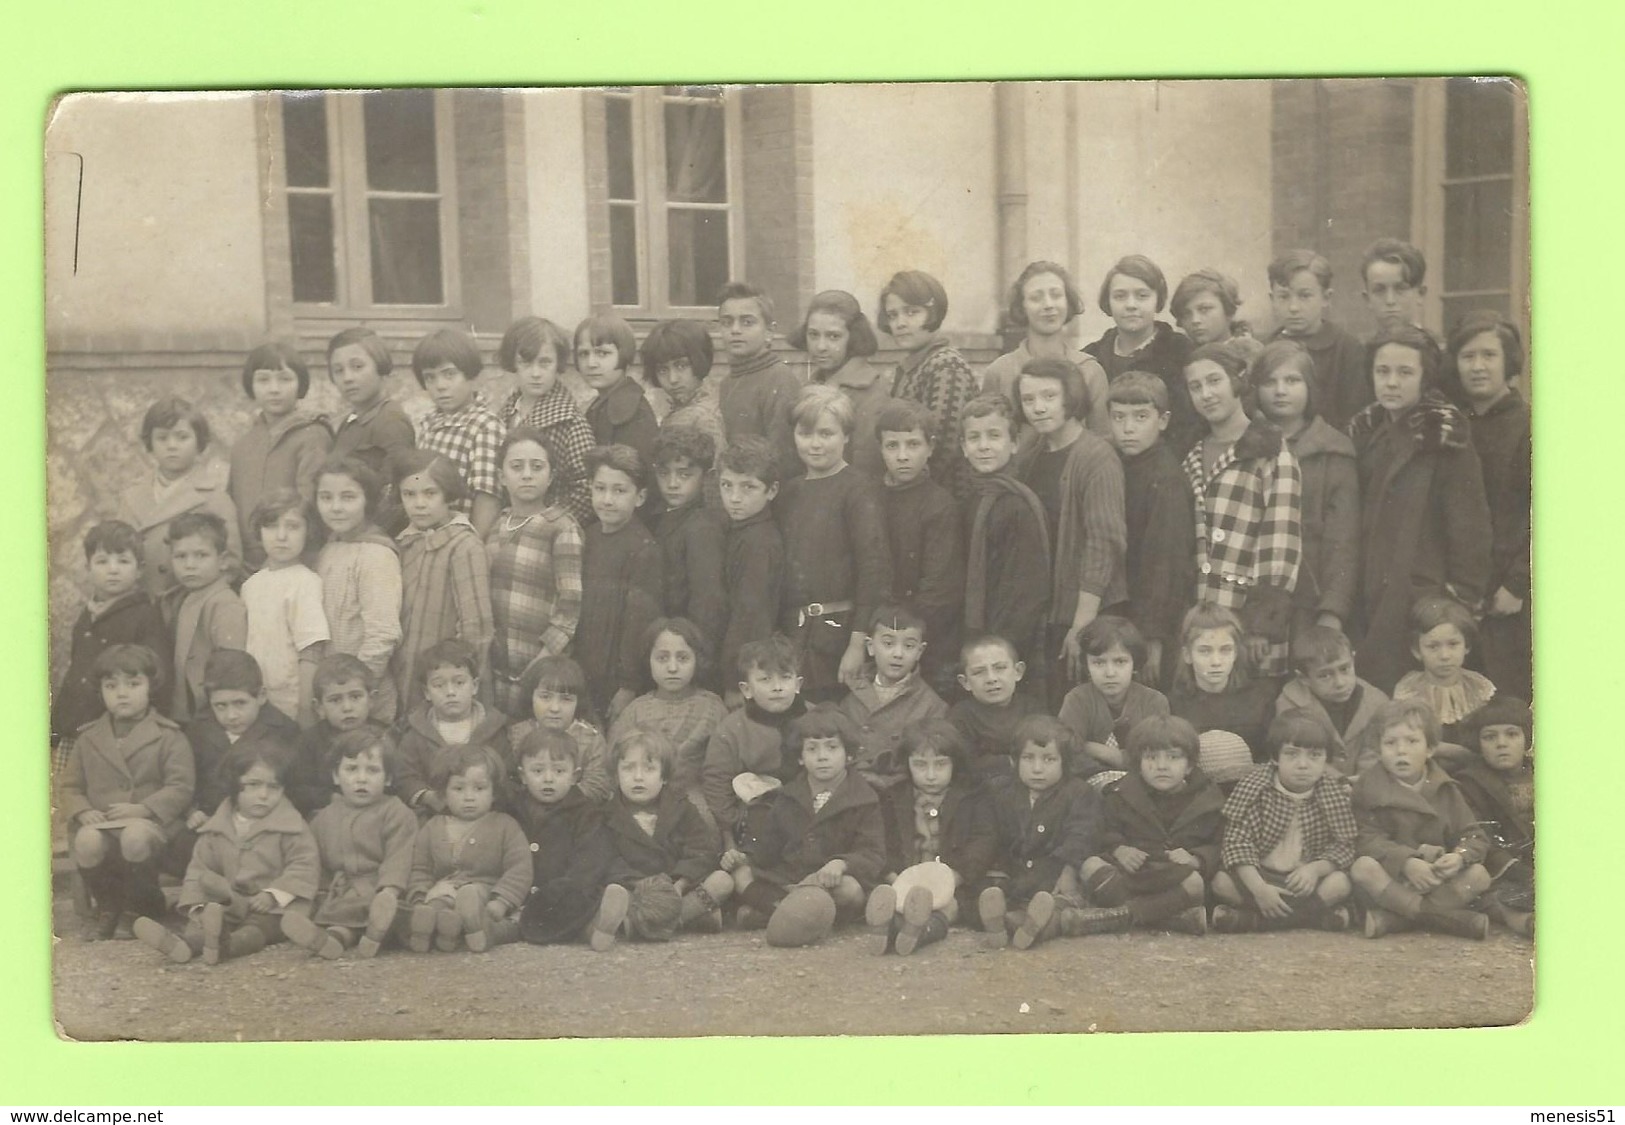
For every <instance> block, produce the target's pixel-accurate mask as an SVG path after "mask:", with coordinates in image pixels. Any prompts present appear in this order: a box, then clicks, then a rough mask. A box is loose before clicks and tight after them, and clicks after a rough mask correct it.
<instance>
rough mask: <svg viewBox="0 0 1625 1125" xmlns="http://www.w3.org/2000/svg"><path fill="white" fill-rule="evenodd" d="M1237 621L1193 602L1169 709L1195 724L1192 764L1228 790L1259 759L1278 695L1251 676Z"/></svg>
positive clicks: (1268, 683) (1182, 631)
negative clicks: (1197, 743) (1196, 743)
mask: <svg viewBox="0 0 1625 1125" xmlns="http://www.w3.org/2000/svg"><path fill="white" fill-rule="evenodd" d="M1244 644H1245V638H1244V636H1243V634H1242V627H1241V621H1240V620H1239V619H1238V618H1237V617H1236V615H1235V614H1234V613H1231V612H1230V611H1229V610H1228V609H1224V608H1222V607H1220V606H1212V605H1205V604H1204V605H1195V606H1192V607H1191V609H1190V611H1189V612H1188V613H1186V614H1185V623H1184V625H1183V626H1182V627H1181V629H1180V654H1179V656H1180V666H1179V671H1178V672H1177V673H1176V674H1175V675H1174V684H1173V688H1172V690H1171V691H1170V692H1169V693H1168V709H1169V710H1170V711H1171V712H1172V713H1173V714H1175V715H1178V716H1179V717H1180V718H1182V719H1184V720H1185V721H1186V722H1188V723H1190V724H1191V725H1192V726H1193V727H1195V728H1196V732H1197V734H1198V735H1200V736H1201V746H1202V748H1201V752H1200V753H1199V754H1198V756H1197V762H1196V764H1197V765H1198V766H1199V767H1200V768H1201V770H1202V772H1203V773H1205V774H1207V775H1208V777H1209V778H1211V779H1212V780H1213V782H1214V783H1215V784H1216V785H1218V786H1219V787H1220V788H1221V789H1223V790H1224V791H1225V792H1226V793H1228V792H1229V791H1230V787H1231V786H1232V785H1234V784H1235V783H1236V782H1237V781H1239V780H1241V777H1242V775H1244V774H1245V773H1246V772H1247V771H1248V770H1250V769H1252V767H1253V763H1255V762H1260V761H1263V760H1264V758H1265V754H1264V734H1265V731H1266V730H1267V729H1268V728H1269V721H1270V715H1271V714H1273V711H1272V707H1273V705H1274V703H1275V697H1276V695H1277V694H1278V693H1277V691H1276V688H1275V684H1274V682H1273V681H1270V680H1260V679H1253V678H1251V677H1250V676H1249V675H1248V672H1247V669H1246V667H1245V666H1244V661H1243V659H1242V648H1243V645H1244Z"/></svg>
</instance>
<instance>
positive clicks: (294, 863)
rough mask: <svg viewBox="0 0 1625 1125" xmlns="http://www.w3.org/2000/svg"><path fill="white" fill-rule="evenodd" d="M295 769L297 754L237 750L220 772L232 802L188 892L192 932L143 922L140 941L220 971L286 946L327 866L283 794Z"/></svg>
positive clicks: (184, 888) (202, 833)
mask: <svg viewBox="0 0 1625 1125" xmlns="http://www.w3.org/2000/svg"><path fill="white" fill-rule="evenodd" d="M293 762H294V751H293V750H292V749H291V748H290V747H286V746H281V745H278V744H274V743H264V742H261V743H258V744H251V745H242V746H236V747H233V748H232V752H231V754H230V756H228V757H227V758H226V760H225V762H224V763H223V764H222V766H221V771H222V776H224V777H229V778H231V779H232V784H231V789H232V795H231V796H230V797H228V798H227V799H226V800H225V801H222V802H221V804H220V808H219V809H218V810H216V811H215V813H214V815H213V816H211V817H210V818H209V820H208V823H206V824H204V825H203V827H202V828H200V829H199V830H198V836H197V846H196V847H195V848H193V849H192V862H191V863H189V864H187V866H186V881H185V882H184V883H183V884H182V885H181V897H180V901H179V903H177V908H178V909H179V910H180V911H181V912H182V913H184V914H186V915H187V919H188V920H187V923H186V929H185V931H184V932H182V933H180V934H176V933H175V932H174V931H173V930H170V929H167V928H166V927H165V926H164V925H163V924H162V923H161V922H158V921H157V920H156V919H154V918H150V917H149V918H139V919H137V920H136V923H135V936H136V937H138V938H140V939H141V940H142V941H143V942H145V943H146V944H147V945H150V946H152V947H153V948H154V949H156V950H157V951H158V952H160V953H162V954H163V955H164V956H165V957H168V958H169V959H170V960H171V961H175V962H177V963H184V962H186V961H190V960H191V959H192V958H193V957H196V956H197V955H198V954H200V953H201V954H202V955H203V963H204V964H205V965H214V964H217V963H218V962H220V961H222V960H224V959H225V958H227V957H244V956H247V955H248V954H250V953H258V952H259V951H260V950H262V949H264V948H265V947H266V946H267V945H269V944H271V943H272V942H277V941H281V940H282V926H281V920H282V916H283V915H285V914H287V913H289V912H298V913H306V912H308V911H309V910H310V900H311V899H312V898H314V897H315V895H316V883H317V880H318V878H319V877H320V875H321V861H320V858H319V857H318V854H317V850H316V838H315V837H314V836H312V835H311V834H310V829H309V828H307V827H306V826H305V822H304V820H303V819H301V818H300V816H299V813H298V812H297V811H296V810H295V809H294V807H293V804H292V802H290V801H289V800H288V798H287V797H286V796H285V795H284V794H283V792H282V783H283V780H284V779H285V778H286V777H287V774H288V770H289V768H291V767H292V765H293Z"/></svg>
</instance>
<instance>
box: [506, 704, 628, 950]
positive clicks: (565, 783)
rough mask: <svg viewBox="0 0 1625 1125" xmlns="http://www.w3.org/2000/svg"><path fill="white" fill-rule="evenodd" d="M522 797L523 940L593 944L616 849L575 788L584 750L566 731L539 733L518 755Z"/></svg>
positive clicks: (600, 815) (594, 808)
mask: <svg viewBox="0 0 1625 1125" xmlns="http://www.w3.org/2000/svg"><path fill="white" fill-rule="evenodd" d="M515 756H516V757H517V759H518V762H519V780H520V783H521V784H522V785H523V786H524V790H525V792H524V794H523V795H522V796H521V797H520V798H519V802H518V808H516V809H515V810H514V818H515V819H516V820H518V821H519V825H520V827H521V828H523V829H524V830H525V838H526V839H528V840H529V841H530V854H531V864H532V874H531V892H530V897H529V898H527V899H525V904H524V906H523V907H522V908H521V909H520V912H519V936H520V937H522V938H523V939H524V940H526V941H528V942H531V943H533V944H535V945H553V944H557V943H559V942H567V941H580V940H582V939H584V938H590V936H591V934H592V932H593V921H594V918H595V916H596V915H597V913H598V907H599V904H600V900H601V899H602V897H603V894H604V885H605V884H606V883H608V881H609V869H610V864H612V863H613V862H614V861H615V847H614V844H613V843H612V842H611V840H610V836H609V830H608V828H607V827H606V826H605V824H604V812H603V809H602V807H601V806H599V805H598V804H597V803H596V802H594V801H592V800H591V799H590V798H588V797H587V796H586V795H585V794H584V793H582V792H581V790H580V789H579V788H577V787H576V779H577V778H578V777H579V776H580V773H581V766H580V751H579V750H577V749H576V744H575V740H574V739H573V738H571V737H570V736H569V735H568V734H566V733H564V732H563V731H558V730H553V729H551V728H549V727H540V726H539V727H537V728H536V729H535V730H532V731H531V732H530V733H529V734H527V735H526V736H525V737H524V739H522V740H521V741H520V743H519V745H518V747H517V748H516V749H515Z"/></svg>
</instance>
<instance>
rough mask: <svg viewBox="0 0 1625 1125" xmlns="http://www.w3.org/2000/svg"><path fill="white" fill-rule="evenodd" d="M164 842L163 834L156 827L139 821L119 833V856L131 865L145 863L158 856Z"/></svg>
mask: <svg viewBox="0 0 1625 1125" xmlns="http://www.w3.org/2000/svg"><path fill="white" fill-rule="evenodd" d="M163 842H164V837H163V833H161V832H159V831H158V828H157V826H156V825H151V824H148V823H146V822H145V821H137V822H136V823H134V824H131V825H129V826H127V827H126V828H125V829H124V830H123V831H122V832H120V833H119V835H118V846H119V854H121V855H122V856H124V858H125V859H127V860H129V861H130V862H131V863H145V862H146V861H147V860H149V859H151V858H152V857H153V856H155V855H157V854H158V849H159V848H160V847H161V846H162V845H163Z"/></svg>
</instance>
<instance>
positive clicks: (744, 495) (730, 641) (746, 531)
mask: <svg viewBox="0 0 1625 1125" xmlns="http://www.w3.org/2000/svg"><path fill="white" fill-rule="evenodd" d="M717 487H718V489H719V490H720V492H721V495H722V510H723V512H724V513H725V514H726V515H727V517H728V534H727V539H726V542H725V544H724V549H723V572H722V583H723V604H724V605H726V606H727V611H728V626H727V628H726V629H725V630H724V631H723V634H722V647H721V649H720V652H719V660H718V663H719V666H720V667H721V668H722V669H724V672H725V674H730V673H732V671H733V669H735V668H737V667H738V666H739V652H740V649H741V648H743V647H744V646H745V645H747V644H750V643H751V642H752V641H765V640H767V639H768V638H769V637H771V636H772V635H773V630H774V628H775V627H776V625H777V623H778V620H779V612H780V603H781V602H782V601H783V598H784V533H783V532H781V531H780V530H779V525H778V522H777V521H775V520H774V518H773V512H772V509H771V507H770V505H771V504H772V502H773V498H774V497H775V496H777V495H778V494H779V467H778V462H777V461H776V460H775V453H774V449H773V443H772V442H770V441H769V440H768V439H767V438H765V437H760V436H757V435H747V436H745V437H736V438H735V439H734V440H732V441H730V442H729V443H728V447H727V448H726V449H724V450H723V451H722V453H721V454H720V455H719V456H718V457H717ZM722 699H723V702H724V703H726V704H727V705H728V707H729V709H733V708H736V707H738V706H739V704H740V700H741V696H740V694H739V692H738V690H737V689H735V688H729V689H728V690H726V691H724V692H723V695H722Z"/></svg>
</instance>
